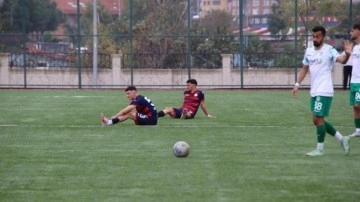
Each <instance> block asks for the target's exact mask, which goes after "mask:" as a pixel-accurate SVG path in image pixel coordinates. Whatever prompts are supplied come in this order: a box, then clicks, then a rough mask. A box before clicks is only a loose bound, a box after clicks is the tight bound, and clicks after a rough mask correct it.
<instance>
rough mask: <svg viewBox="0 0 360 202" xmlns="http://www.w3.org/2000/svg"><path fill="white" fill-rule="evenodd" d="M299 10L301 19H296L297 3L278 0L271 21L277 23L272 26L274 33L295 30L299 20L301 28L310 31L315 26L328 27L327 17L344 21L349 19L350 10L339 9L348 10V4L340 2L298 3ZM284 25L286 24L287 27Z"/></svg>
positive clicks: (314, 1) (332, 27) (333, 28)
mask: <svg viewBox="0 0 360 202" xmlns="http://www.w3.org/2000/svg"><path fill="white" fill-rule="evenodd" d="M297 8H298V9H297V11H296V12H297V14H298V17H299V18H298V19H295V18H294V12H295V1H288V0H277V5H275V6H273V11H275V13H273V15H272V16H271V17H272V18H273V19H271V20H274V21H275V22H274V23H271V24H270V25H271V27H270V30H272V33H276V31H277V30H280V31H281V32H282V33H288V31H289V30H290V29H293V28H294V25H295V20H299V21H298V22H299V23H298V26H299V27H304V28H305V30H306V31H308V30H310V29H311V28H312V27H314V26H315V25H326V22H325V21H324V18H325V17H330V16H331V17H336V18H337V19H338V21H342V20H343V19H345V18H346V17H347V11H348V9H339V8H346V2H343V1H338V0H327V1H319V0H303V1H298V5H297ZM274 15H276V16H274ZM276 21H278V22H281V26H279V25H277V24H276ZM282 23H285V26H284V25H283V24H282ZM339 24H340V23H339ZM328 28H329V29H330V30H336V29H337V26H331V25H328Z"/></svg>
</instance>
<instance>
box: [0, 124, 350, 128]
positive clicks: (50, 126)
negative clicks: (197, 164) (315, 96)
mask: <svg viewBox="0 0 360 202" xmlns="http://www.w3.org/2000/svg"><path fill="white" fill-rule="evenodd" d="M127 126H131V125H127ZM1 127H3V128H5V127H7V128H11V127H23V128H33V127H49V128H101V127H117V126H116V125H114V126H102V125H101V124H98V125H26V124H0V128H1ZM144 127H160V128H289V127H290V128H298V127H299V126H286V125H277V126H275V125H270V126H266V125H224V124H211V125H206V124H202V125H183V124H181V125H180V124H179V125H174V124H167V125H157V126H144ZM301 127H313V126H311V125H306V126H305V125H304V126H301ZM336 127H339V128H342V127H351V125H342V126H336Z"/></svg>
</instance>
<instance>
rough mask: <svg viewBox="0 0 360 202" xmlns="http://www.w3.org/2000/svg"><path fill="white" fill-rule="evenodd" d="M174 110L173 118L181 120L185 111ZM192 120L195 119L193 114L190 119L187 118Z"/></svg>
mask: <svg viewBox="0 0 360 202" xmlns="http://www.w3.org/2000/svg"><path fill="white" fill-rule="evenodd" d="M173 110H174V113H173V115H172V116H171V117H172V118H175V119H179V118H181V115H182V113H183V111H184V110H183V109H181V108H180V109H178V108H173ZM192 118H194V115H193V113H191V116H190V117H187V118H186V119H192Z"/></svg>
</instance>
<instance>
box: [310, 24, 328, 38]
mask: <svg viewBox="0 0 360 202" xmlns="http://www.w3.org/2000/svg"><path fill="white" fill-rule="evenodd" d="M311 31H312V32H321V33H322V35H323V36H325V35H326V29H325V27H323V26H320V25H318V26H315V27H314V28H313V29H312V30H311Z"/></svg>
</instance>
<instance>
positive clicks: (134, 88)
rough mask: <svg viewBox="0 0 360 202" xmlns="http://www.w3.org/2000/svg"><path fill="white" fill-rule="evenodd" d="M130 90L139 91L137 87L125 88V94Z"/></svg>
mask: <svg viewBox="0 0 360 202" xmlns="http://www.w3.org/2000/svg"><path fill="white" fill-rule="evenodd" d="M129 90H134V91H137V90H136V87H135V86H128V87H127V88H125V92H128V91H129Z"/></svg>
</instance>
